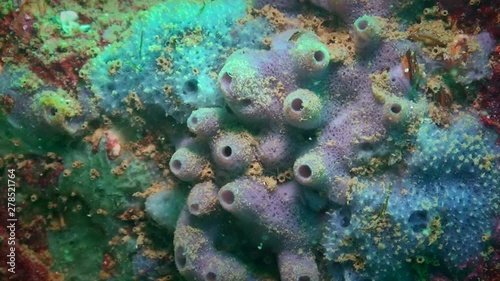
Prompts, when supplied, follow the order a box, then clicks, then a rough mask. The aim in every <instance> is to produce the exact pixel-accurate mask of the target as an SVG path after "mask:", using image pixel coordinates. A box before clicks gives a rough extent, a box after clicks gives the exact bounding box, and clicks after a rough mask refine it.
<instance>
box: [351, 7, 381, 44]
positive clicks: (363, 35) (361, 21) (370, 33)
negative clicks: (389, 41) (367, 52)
mask: <svg viewBox="0 0 500 281" xmlns="http://www.w3.org/2000/svg"><path fill="white" fill-rule="evenodd" d="M353 27H354V39H355V42H356V46H357V47H360V48H364V47H366V46H368V45H371V44H372V43H373V42H374V41H376V40H378V39H379V38H380V36H381V33H382V25H381V22H380V21H379V20H378V19H377V18H375V17H372V16H368V15H364V16H362V17H359V18H358V19H357V20H356V21H355V22H354V25H353Z"/></svg>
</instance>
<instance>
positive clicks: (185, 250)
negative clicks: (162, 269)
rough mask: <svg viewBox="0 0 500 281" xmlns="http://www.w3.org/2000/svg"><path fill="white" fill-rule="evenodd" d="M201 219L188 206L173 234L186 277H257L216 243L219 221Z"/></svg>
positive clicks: (199, 280) (213, 279)
mask: <svg viewBox="0 0 500 281" xmlns="http://www.w3.org/2000/svg"><path fill="white" fill-rule="evenodd" d="M204 219H205V221H200V220H198V219H197V218H196V217H194V216H192V215H190V213H189V212H188V211H187V209H184V210H183V212H182V213H181V215H180V217H179V220H178V221H177V227H176V230H175V233H174V246H175V249H174V250H175V255H174V258H175V265H176V267H177V269H178V270H179V272H180V273H181V274H182V276H184V278H186V279H187V280H192V281H195V280H196V281H216V280H234V281H236V280H238V281H239V280H241V281H245V280H248V281H250V280H256V279H257V278H256V277H255V276H253V274H252V273H251V272H249V271H248V269H247V268H246V266H245V265H244V264H243V263H242V262H241V261H240V260H239V259H237V258H236V257H234V256H232V255H231V254H228V253H225V252H221V251H218V250H217V249H216V248H215V246H214V240H215V235H217V234H218V233H219V231H220V229H219V228H220V224H219V223H218V221H216V220H214V219H213V218H204Z"/></svg>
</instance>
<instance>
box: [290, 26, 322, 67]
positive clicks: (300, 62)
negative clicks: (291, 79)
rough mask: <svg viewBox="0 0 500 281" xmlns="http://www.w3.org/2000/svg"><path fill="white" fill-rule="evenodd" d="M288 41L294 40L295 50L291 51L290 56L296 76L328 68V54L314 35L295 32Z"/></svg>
mask: <svg viewBox="0 0 500 281" xmlns="http://www.w3.org/2000/svg"><path fill="white" fill-rule="evenodd" d="M289 40H290V41H294V40H295V48H294V49H293V50H291V54H292V59H293V61H294V64H295V71H296V72H297V73H298V74H303V75H307V74H311V73H317V72H320V71H322V70H325V69H326V68H327V67H328V65H329V63H330V53H329V52H328V49H327V47H326V46H325V44H323V43H322V42H321V41H320V40H319V38H318V37H317V36H316V34H314V33H312V32H304V31H296V33H295V34H294V35H292V37H291V38H290V39H289Z"/></svg>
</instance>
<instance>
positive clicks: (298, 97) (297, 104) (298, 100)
mask: <svg viewBox="0 0 500 281" xmlns="http://www.w3.org/2000/svg"><path fill="white" fill-rule="evenodd" d="M322 109H323V106H322V102H321V99H320V98H319V97H318V96H317V95H316V94H314V93H313V92H311V91H309V90H306V89H298V90H296V91H294V92H292V93H290V94H289V95H288V96H287V97H286V99H285V102H284V104H283V114H284V115H285V120H286V121H287V122H288V123H289V124H290V125H292V126H294V127H297V128H301V129H314V128H317V127H319V126H320V125H321V123H322Z"/></svg>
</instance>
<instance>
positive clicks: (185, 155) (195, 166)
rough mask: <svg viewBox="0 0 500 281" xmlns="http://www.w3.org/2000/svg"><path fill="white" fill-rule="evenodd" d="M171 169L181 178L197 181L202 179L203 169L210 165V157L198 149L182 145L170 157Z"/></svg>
mask: <svg viewBox="0 0 500 281" xmlns="http://www.w3.org/2000/svg"><path fill="white" fill-rule="evenodd" d="M169 165H170V171H171V172H172V173H173V174H174V175H175V176H176V177H178V178H179V179H180V180H183V181H187V182H196V181H199V180H201V178H202V172H203V169H204V168H206V167H208V165H209V162H208V159H207V158H206V157H205V156H203V155H202V154H201V153H200V152H199V151H197V149H193V148H192V147H182V148H180V149H178V150H177V151H176V152H175V153H174V154H173V155H172V158H171V159H170V163H169Z"/></svg>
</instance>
